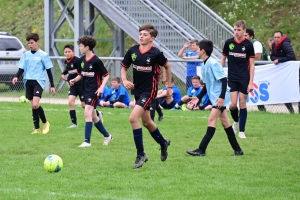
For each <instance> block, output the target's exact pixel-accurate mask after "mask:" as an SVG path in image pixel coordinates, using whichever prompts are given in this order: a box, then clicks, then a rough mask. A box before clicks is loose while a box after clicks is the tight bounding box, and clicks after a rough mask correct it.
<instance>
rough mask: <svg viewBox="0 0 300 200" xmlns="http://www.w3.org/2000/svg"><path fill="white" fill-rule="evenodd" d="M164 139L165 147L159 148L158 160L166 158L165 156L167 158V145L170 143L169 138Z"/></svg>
mask: <svg viewBox="0 0 300 200" xmlns="http://www.w3.org/2000/svg"><path fill="white" fill-rule="evenodd" d="M165 140H166V145H165V147H164V148H161V149H160V150H161V153H160V160H161V161H163V162H164V161H165V160H167V158H168V147H169V146H170V144H171V140H169V139H165Z"/></svg>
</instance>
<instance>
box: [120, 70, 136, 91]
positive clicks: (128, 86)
mask: <svg viewBox="0 0 300 200" xmlns="http://www.w3.org/2000/svg"><path fill="white" fill-rule="evenodd" d="M127 70H128V68H126V67H122V69H121V78H122V81H123V85H124V87H125V88H126V89H128V90H131V89H133V88H134V84H133V83H132V82H130V81H128V80H127Z"/></svg>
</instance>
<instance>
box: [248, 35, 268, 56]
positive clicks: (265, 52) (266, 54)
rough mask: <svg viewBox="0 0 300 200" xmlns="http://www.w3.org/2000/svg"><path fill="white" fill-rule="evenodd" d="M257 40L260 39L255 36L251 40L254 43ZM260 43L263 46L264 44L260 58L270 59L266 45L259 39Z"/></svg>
mask: <svg viewBox="0 0 300 200" xmlns="http://www.w3.org/2000/svg"><path fill="white" fill-rule="evenodd" d="M255 41H258V40H257V39H255V38H253V39H252V40H251V42H252V44H253V43H254V42H255ZM258 42H259V43H260V44H261V46H262V48H263V52H262V54H261V58H260V60H267V61H268V60H269V59H268V53H267V51H266V48H265V47H264V45H263V44H262V43H261V42H260V41H258Z"/></svg>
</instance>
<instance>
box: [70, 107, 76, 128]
mask: <svg viewBox="0 0 300 200" xmlns="http://www.w3.org/2000/svg"><path fill="white" fill-rule="evenodd" d="M70 117H71V121H72V123H73V124H76V125H77V118H76V110H70Z"/></svg>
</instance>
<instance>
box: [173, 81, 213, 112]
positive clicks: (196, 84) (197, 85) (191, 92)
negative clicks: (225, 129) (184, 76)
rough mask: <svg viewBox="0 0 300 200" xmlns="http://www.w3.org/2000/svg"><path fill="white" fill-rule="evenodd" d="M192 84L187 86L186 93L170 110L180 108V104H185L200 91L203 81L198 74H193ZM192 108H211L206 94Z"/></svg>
mask: <svg viewBox="0 0 300 200" xmlns="http://www.w3.org/2000/svg"><path fill="white" fill-rule="evenodd" d="M192 84H193V86H191V87H189V88H188V90H187V95H185V96H183V97H182V98H181V100H180V101H179V102H178V103H176V105H175V106H174V108H172V110H181V106H182V105H183V104H187V103H188V102H189V101H191V100H192V99H193V98H195V97H196V96H197V95H198V94H199V93H200V92H201V90H202V88H203V82H202V80H201V79H200V77H199V76H193V78H192ZM194 110H211V103H210V101H209V98H208V95H207V94H206V95H205V96H204V97H203V98H202V99H201V101H199V103H198V105H197V106H196V107H195V108H194Z"/></svg>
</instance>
